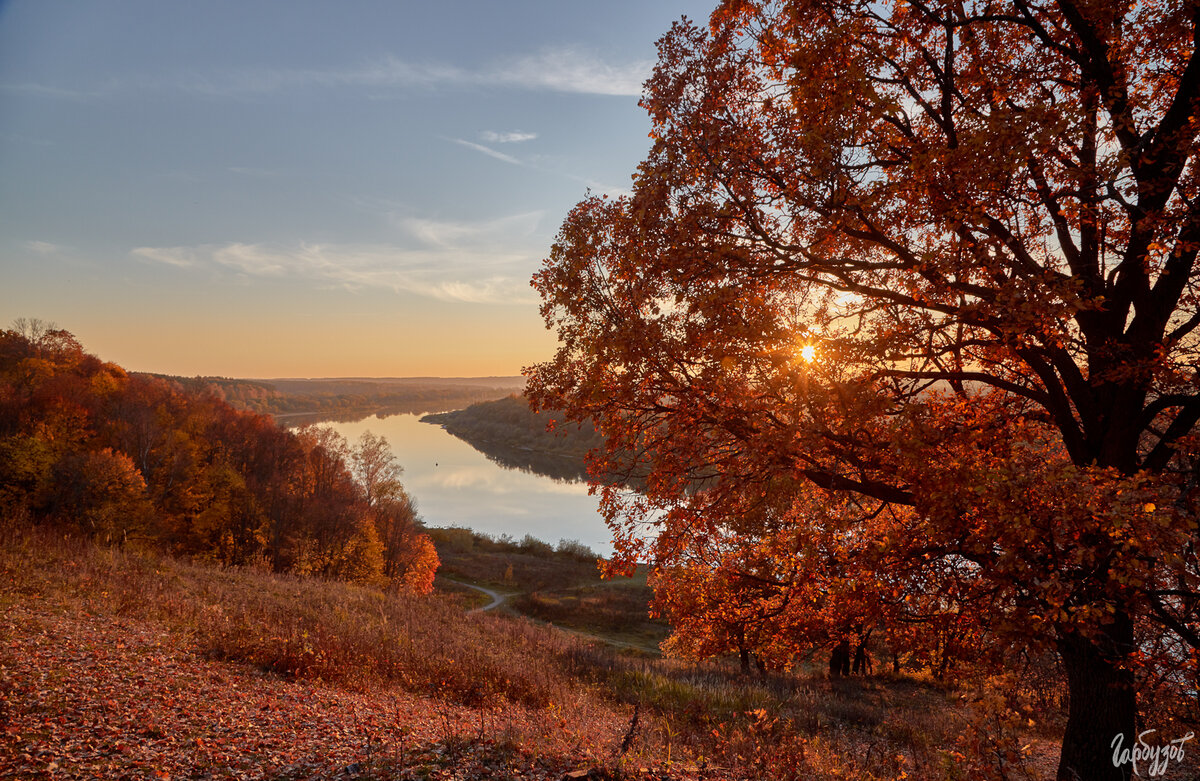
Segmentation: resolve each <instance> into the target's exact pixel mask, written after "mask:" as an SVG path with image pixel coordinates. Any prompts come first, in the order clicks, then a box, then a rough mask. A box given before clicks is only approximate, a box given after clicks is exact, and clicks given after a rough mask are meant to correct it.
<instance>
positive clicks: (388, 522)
mask: <svg viewBox="0 0 1200 781" xmlns="http://www.w3.org/2000/svg"><path fill="white" fill-rule="evenodd" d="M14 326H15V327H14V329H12V330H5V331H0V513H3V515H4V517H5V518H6V519H7V522H8V523H21V522H33V523H43V522H52V523H56V524H60V525H61V526H63V527H67V528H73V529H76V530H77V531H78V532H80V533H83V534H85V535H87V536H89V537H92V538H94V539H96V540H98V541H101V542H104V543H109V544H120V545H133V546H152V547H157V548H160V549H163V550H166V551H168V552H170V553H173V554H179V555H186V556H191V557H195V558H199V559H204V560H210V561H213V562H216V563H219V564H222V565H256V566H262V567H265V568H269V569H270V570H272V571H275V572H290V573H297V574H307V575H318V576H322V577H329V578H336V579H340V580H347V581H354V582H360V583H368V584H373V585H378V586H390V587H395V588H403V589H407V590H411V591H415V592H420V593H427V592H428V591H430V590H431V589H432V584H433V576H434V573H435V571H436V569H437V566H438V559H437V554H436V552H435V550H434V548H433V544H432V542H431V541H430V539H429V537H428V535H426V534H425V533H424V531H423V529H422V527H421V525H420V522H419V519H418V517H417V514H416V508H415V505H414V503H413V501H412V499H411V498H410V497H409V496H408V494H407V493H406V492H405V491H404V488H403V486H402V484H401V483H400V480H399V475H400V467H399V466H398V465H397V464H396V462H395V457H394V456H393V455H392V453H391V451H390V449H389V448H388V446H387V442H386V440H384V439H383V438H382V437H377V436H375V435H373V434H371V433H370V432H367V433H365V434H364V435H363V437H362V438H361V439H360V440H359V441H358V442H356V443H354V445H353V446H352V445H351V444H350V443H348V442H346V440H345V439H344V438H343V437H341V436H340V435H338V434H337V433H336V432H334V431H333V430H331V429H328V428H322V427H315V426H308V427H304V428H301V429H298V430H294V431H290V430H285V429H283V428H281V427H280V426H278V425H277V424H276V423H275V421H274V420H273V419H272V418H271V417H269V416H267V415H260V414H256V413H253V412H247V411H239V410H236V409H234V408H233V407H232V406H230V405H229V404H228V403H226V402H224V401H222V400H220V399H219V398H217V397H216V396H215V395H214V394H212V393H209V392H203V391H201V392H197V391H195V390H191V391H189V390H187V389H185V388H183V387H182V386H181V385H179V384H178V383H174V382H170V381H168V380H165V379H162V378H158V377H154V376H151V375H144V374H133V373H129V372H126V371H125V370H124V369H122V368H121V367H120V366H117V365H116V364H112V363H106V362H104V361H102V360H100V359H99V358H97V357H96V356H94V355H91V354H88V353H87V352H85V351H84V349H83V347H82V346H81V345H80V343H79V342H78V341H77V340H76V338H75V337H74V336H73V335H71V334H70V333H68V332H67V331H64V330H60V329H57V328H54V327H53V326H51V325H48V324H46V323H42V322H40V321H36V320H26V319H21V320H18V321H17V322H16V323H15V324H14Z"/></svg>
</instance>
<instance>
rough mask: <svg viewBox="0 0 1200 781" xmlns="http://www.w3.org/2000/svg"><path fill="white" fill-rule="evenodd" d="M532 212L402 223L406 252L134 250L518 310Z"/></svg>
mask: <svg viewBox="0 0 1200 781" xmlns="http://www.w3.org/2000/svg"><path fill="white" fill-rule="evenodd" d="M540 218H541V213H540V212H528V213H524V214H516V215H512V216H509V217H504V218H501V219H498V220H491V221H484V222H478V223H455V222H439V221H436V220H428V219H419V218H407V219H402V220H398V221H397V222H396V224H397V226H398V227H399V228H400V229H401V230H402V231H403V232H404V233H405V234H406V235H407V236H408V237H409V239H410V243H411V245H412V246H398V245H384V244H368V245H353V244H313V243H298V244H290V245H289V244H273V243H266V242H262V243H245V242H229V243H225V244H204V245H196V246H190V247H138V248H136V249H133V250H132V251H131V255H133V256H134V257H135V258H138V259H140V260H142V261H146V262H151V263H159V264H163V265H167V266H172V267H175V268H179V269H189V270H193V271H195V270H201V269H205V270H208V271H210V272H214V273H217V274H222V273H224V274H233V275H235V276H237V277H241V278H250V279H297V280H303V281H307V282H310V283H312V284H315V285H317V286H322V287H333V288H341V289H345V290H366V289H386V290H392V291H395V292H397V293H410V294H414V295H418V296H423V297H426V298H431V299H435V300H438V301H446V302H459V303H473V304H506V305H518V306H526V305H529V304H532V303H534V302H535V301H536V299H535V297H534V295H533V293H532V291H531V290H530V288H529V275H530V274H531V273H532V270H533V268H534V267H535V266H536V264H537V261H538V257H539V256H538V253H537V252H536V251H530V250H528V249H526V248H525V247H526V246H527V245H530V244H532V243H533V235H534V231H535V229H536V227H537V223H538V221H539V220H540Z"/></svg>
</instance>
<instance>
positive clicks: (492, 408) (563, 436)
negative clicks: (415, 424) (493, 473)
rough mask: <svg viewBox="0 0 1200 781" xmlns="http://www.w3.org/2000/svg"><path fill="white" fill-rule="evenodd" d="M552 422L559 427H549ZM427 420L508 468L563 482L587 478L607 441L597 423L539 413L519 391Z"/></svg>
mask: <svg viewBox="0 0 1200 781" xmlns="http://www.w3.org/2000/svg"><path fill="white" fill-rule="evenodd" d="M552 420H553V421H555V422H556V424H557V425H555V427H554V430H553V431H547V430H546V428H547V424H548V423H549V422H550V421H552ZM421 421H422V422H425V423H436V424H439V425H441V426H442V427H443V428H444V429H446V431H448V432H450V433H451V434H453V435H454V436H456V437H458V438H459V439H461V440H463V441H464V442H466V443H467V444H469V445H471V446H472V447H474V448H475V449H476V450H478V451H479V452H481V453H483V454H484V455H485V456H487V457H488V458H490V459H491V460H493V461H495V462H496V463H498V464H500V465H502V466H506V467H509V468H512V469H522V470H525V471H529V472H536V473H537V474H541V475H546V476H547V477H552V478H554V479H557V480H586V479H587V467H586V465H585V463H584V457H585V456H586V455H587V453H588V451H589V450H591V449H592V448H597V447H600V446H601V445H602V444H603V440H602V439H601V437H600V434H599V432H597V431H596V429H595V428H594V427H593V426H592V425H590V424H583V425H580V424H575V423H566V422H564V421H563V416H562V415H559V414H556V413H554V412H541V413H535V412H534V411H533V410H531V409H530V408H529V403H528V401H527V400H526V399H525V397H524V396H519V395H517V394H512V395H509V396H507V397H506V398H503V399H497V400H495V401H484V402H480V403H478V404H472V405H471V406H469V407H467V408H466V409H460V410H456V411H455V412H442V413H439V414H433V415H426V416H425V417H423V418H421Z"/></svg>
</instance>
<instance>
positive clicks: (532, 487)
mask: <svg viewBox="0 0 1200 781" xmlns="http://www.w3.org/2000/svg"><path fill="white" fill-rule="evenodd" d="M413 485H414V488H415V486H417V485H420V486H422V487H428V488H434V489H439V488H440V489H444V490H461V489H464V488H470V489H473V490H476V491H487V492H488V493H491V494H498V495H508V494H530V493H533V494H539V495H548V494H549V495H559V496H587V492H588V489H587V485H586V484H583V483H575V484H571V483H560V482H556V481H554V480H550V479H548V478H537V479H529V475H525V474H521V473H517V472H513V471H511V470H500V469H498V468H496V467H495V466H492V465H489V466H459V467H446V466H438V467H436V468H435V469H433V470H431V471H429V472H426V473H424V474H421V475H419V476H414V478H413Z"/></svg>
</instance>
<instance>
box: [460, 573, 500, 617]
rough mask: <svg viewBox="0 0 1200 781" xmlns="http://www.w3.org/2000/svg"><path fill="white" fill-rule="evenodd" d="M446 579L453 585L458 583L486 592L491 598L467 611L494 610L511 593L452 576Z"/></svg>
mask: <svg viewBox="0 0 1200 781" xmlns="http://www.w3.org/2000/svg"><path fill="white" fill-rule="evenodd" d="M446 580H448V581H449V582H451V583H454V584H455V585H458V586H464V587H466V588H473V589H475V590H476V591H482V592H483V593H484V594H487V595H488V596H489V597H490V598H491V600H492V601H491V602H489V603H488V604H486V605H484V606H483V607H477V608H472V609H471V610H468V611H467V612H468V613H482V612H484V611H485V610H495V609H496V608H498V607H500V606H501V605H503V604H504V602H505V600H507V599H508V598H509V597H510V596H512V594H502V593H501V592H499V591H492V590H491V589H490V588H484V587H483V586H476V585H475V584H474V583H467V582H466V581H462V580H454V579H452V578H446Z"/></svg>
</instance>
